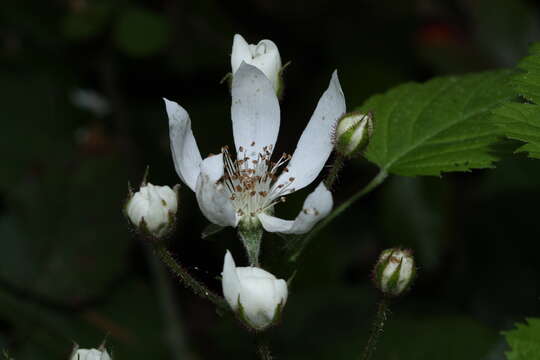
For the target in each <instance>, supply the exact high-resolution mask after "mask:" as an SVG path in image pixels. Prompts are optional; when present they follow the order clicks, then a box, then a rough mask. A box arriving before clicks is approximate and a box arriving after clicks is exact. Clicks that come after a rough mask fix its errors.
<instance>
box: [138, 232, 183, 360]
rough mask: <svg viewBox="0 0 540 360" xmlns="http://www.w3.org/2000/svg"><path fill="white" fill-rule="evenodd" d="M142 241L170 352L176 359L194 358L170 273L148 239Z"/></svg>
mask: <svg viewBox="0 0 540 360" xmlns="http://www.w3.org/2000/svg"><path fill="white" fill-rule="evenodd" d="M141 243H142V245H143V247H144V253H145V255H146V257H147V259H148V264H149V266H150V270H151V272H152V275H153V277H154V282H155V284H156V293H157V297H158V300H159V303H160V307H161V309H162V316H163V322H164V324H165V334H166V336H165V338H166V341H167V343H168V345H169V353H170V355H171V356H172V358H174V359H176V360H188V359H192V356H191V352H190V350H189V348H188V345H187V342H186V335H185V331H184V328H183V326H182V324H181V321H180V320H181V319H180V314H179V312H178V307H177V306H176V305H175V299H174V294H173V292H172V282H171V279H170V277H169V276H168V275H169V274H168V273H167V270H166V269H165V266H164V265H163V263H162V262H161V261H159V259H158V258H157V257H156V256H154V254H153V253H152V246H151V245H150V244H149V243H148V241H141Z"/></svg>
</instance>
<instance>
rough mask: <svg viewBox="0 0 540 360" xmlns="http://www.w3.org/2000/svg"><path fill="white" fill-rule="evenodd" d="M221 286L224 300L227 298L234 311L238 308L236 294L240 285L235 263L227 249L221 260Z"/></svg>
mask: <svg viewBox="0 0 540 360" xmlns="http://www.w3.org/2000/svg"><path fill="white" fill-rule="evenodd" d="M221 286H222V288H223V296H225V300H227V302H228V303H229V305H230V306H231V308H232V309H233V310H235V311H236V309H237V308H238V295H239V294H240V288H241V285H240V279H239V278H238V274H237V273H236V264H235V263H234V259H233V257H232V255H231V253H230V252H229V250H227V253H226V254H225V260H224V262H223V272H222V273H221Z"/></svg>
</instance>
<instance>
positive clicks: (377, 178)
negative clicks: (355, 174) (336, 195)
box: [290, 170, 388, 262]
mask: <svg viewBox="0 0 540 360" xmlns="http://www.w3.org/2000/svg"><path fill="white" fill-rule="evenodd" d="M387 176H388V173H387V172H386V171H384V170H381V171H380V172H379V173H378V174H377V176H375V177H374V178H373V179H372V180H371V181H370V182H369V183H368V184H367V185H366V186H365V187H364V188H362V189H361V190H360V191H358V192H357V193H356V194H354V195H353V196H351V197H350V198H349V199H347V201H345V202H344V203H343V204H341V205H340V206H338V207H337V208H335V209H334V211H332V212H331V213H330V215H328V216H327V217H326V218H324V219H323V220H322V221H321V222H320V223H318V224H317V226H315V228H313V230H311V232H310V233H309V234H307V235H306V237H304V238H303V239H302V240H301V241H302V243H301V245H300V246H299V247H298V250H296V252H295V253H294V254H293V255H292V256H291V257H290V261H293V262H294V261H296V260H298V257H299V256H300V254H301V253H302V251H303V250H304V248H305V247H306V246H307V244H308V243H309V242H310V241H311V239H312V238H313V237H314V236H315V235H317V234H318V233H319V231H321V230H322V229H323V228H324V227H325V226H326V225H328V224H329V223H330V222H332V220H334V218H336V217H337V216H338V215H340V214H341V213H342V212H343V211H345V210H347V208H348V207H349V206H351V205H352V204H354V202H356V201H357V200H359V199H360V198H362V197H363V196H364V195H366V194H368V193H370V192H371V191H372V190H373V189H375V188H376V187H377V186H379V185H380V184H382V183H383V181H384V180H385V179H386V178H387Z"/></svg>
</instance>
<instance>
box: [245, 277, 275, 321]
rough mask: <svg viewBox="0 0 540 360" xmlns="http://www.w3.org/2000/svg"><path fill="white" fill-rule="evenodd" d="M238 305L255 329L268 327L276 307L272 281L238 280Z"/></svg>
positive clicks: (256, 279) (258, 279)
mask: <svg viewBox="0 0 540 360" xmlns="http://www.w3.org/2000/svg"><path fill="white" fill-rule="evenodd" d="M240 282H241V283H242V288H241V290H240V303H241V304H242V307H243V308H244V314H245V315H246V316H247V318H248V319H249V322H250V323H251V324H253V325H254V326H255V327H257V328H264V327H266V326H268V325H269V324H270V323H271V322H272V320H273V319H274V315H275V313H276V307H277V305H278V304H279V302H275V301H274V299H275V292H276V291H275V287H274V280H273V279H264V278H257V277H248V278H244V279H242V278H241V279H240Z"/></svg>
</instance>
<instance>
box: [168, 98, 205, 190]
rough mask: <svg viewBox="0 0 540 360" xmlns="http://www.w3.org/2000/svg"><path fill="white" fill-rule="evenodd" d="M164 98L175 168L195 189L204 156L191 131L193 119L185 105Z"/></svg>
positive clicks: (181, 177)
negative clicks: (202, 156)
mask: <svg viewBox="0 0 540 360" xmlns="http://www.w3.org/2000/svg"><path fill="white" fill-rule="evenodd" d="M163 100H165V107H166V109H167V115H168V116H169V137H170V141H171V152H172V157H173V161H174V168H175V169H176V172H177V173H178V176H180V179H182V181H183V182H184V183H185V184H186V185H187V186H189V188H190V189H191V190H193V191H195V185H196V183H197V177H198V176H199V168H200V164H201V161H202V158H201V153H200V152H199V148H198V147H197V142H196V141H195V137H194V136H193V132H192V131H191V120H190V118H189V115H188V113H187V112H186V110H184V108H183V107H181V106H180V105H178V104H177V103H175V102H174V101H169V100H167V99H163Z"/></svg>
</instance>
